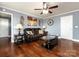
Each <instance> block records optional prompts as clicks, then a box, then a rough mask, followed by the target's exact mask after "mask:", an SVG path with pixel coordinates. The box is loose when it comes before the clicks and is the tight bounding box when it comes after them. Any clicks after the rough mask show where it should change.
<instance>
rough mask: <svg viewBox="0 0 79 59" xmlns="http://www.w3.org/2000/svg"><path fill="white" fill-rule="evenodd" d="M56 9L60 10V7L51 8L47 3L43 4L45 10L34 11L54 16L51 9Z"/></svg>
mask: <svg viewBox="0 0 79 59" xmlns="http://www.w3.org/2000/svg"><path fill="white" fill-rule="evenodd" d="M54 8H58V5H55V6H51V7H49V6H48V4H47V3H46V2H43V8H42V9H39V8H38V9H34V10H42V12H41V13H40V14H47V13H50V14H52V13H53V12H52V11H51V9H54Z"/></svg>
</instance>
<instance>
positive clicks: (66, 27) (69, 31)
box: [61, 15, 73, 39]
mask: <svg viewBox="0 0 79 59" xmlns="http://www.w3.org/2000/svg"><path fill="white" fill-rule="evenodd" d="M61 37H62V38H67V39H72V38H73V16H72V15H68V16H63V17H61Z"/></svg>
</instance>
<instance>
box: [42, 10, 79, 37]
mask: <svg viewBox="0 0 79 59" xmlns="http://www.w3.org/2000/svg"><path fill="white" fill-rule="evenodd" d="M66 15H73V39H79V11H76V12H72V13H67V14H63V15H59V16H55V17H53V16H52V17H51V18H50V19H54V25H52V26H48V25H47V21H45V20H48V19H45V20H43V25H47V29H46V30H47V31H48V33H49V34H52V35H59V36H60V33H61V32H60V17H62V16H66ZM75 26H78V28H75Z"/></svg>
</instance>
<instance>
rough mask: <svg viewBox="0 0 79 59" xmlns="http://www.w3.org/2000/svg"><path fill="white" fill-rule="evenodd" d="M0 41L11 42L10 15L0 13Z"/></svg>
mask: <svg viewBox="0 0 79 59" xmlns="http://www.w3.org/2000/svg"><path fill="white" fill-rule="evenodd" d="M4 39H5V40H4ZM0 40H2V41H11V15H9V14H5V13H0Z"/></svg>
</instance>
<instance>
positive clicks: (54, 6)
mask: <svg viewBox="0 0 79 59" xmlns="http://www.w3.org/2000/svg"><path fill="white" fill-rule="evenodd" d="M53 8H58V5H56V6H51V7H49V9H53Z"/></svg>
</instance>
